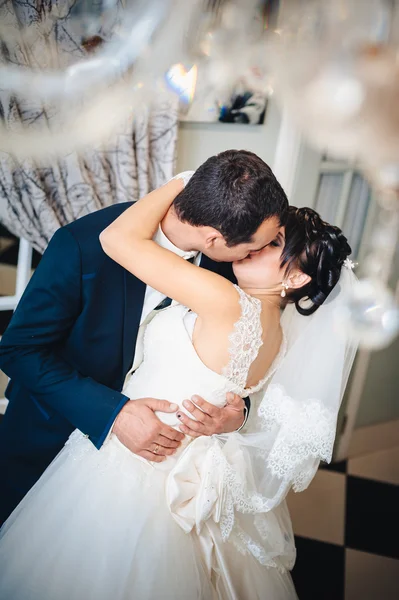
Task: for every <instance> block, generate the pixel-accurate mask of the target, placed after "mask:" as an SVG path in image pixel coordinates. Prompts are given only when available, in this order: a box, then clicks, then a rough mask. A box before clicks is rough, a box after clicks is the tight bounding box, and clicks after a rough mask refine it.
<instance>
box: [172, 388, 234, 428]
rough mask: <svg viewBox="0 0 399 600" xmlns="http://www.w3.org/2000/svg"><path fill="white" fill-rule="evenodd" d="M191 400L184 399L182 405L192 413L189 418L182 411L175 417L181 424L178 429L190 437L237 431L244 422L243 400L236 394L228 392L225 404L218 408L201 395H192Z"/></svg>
mask: <svg viewBox="0 0 399 600" xmlns="http://www.w3.org/2000/svg"><path fill="white" fill-rule="evenodd" d="M192 400H193V402H190V400H184V402H183V404H184V407H185V408H186V409H187V410H188V411H189V412H190V413H191V414H192V416H193V417H194V419H195V420H194V419H190V417H188V416H187V415H185V414H184V413H183V412H180V411H179V412H178V413H177V417H178V418H179V420H180V421H181V423H182V425H181V426H180V430H181V431H182V432H183V433H185V434H186V435H190V436H191V437H200V436H202V435H214V434H217V433H232V432H233V431H237V429H239V428H240V427H241V425H242V424H243V423H244V419H245V414H244V409H245V402H244V400H243V399H242V398H241V397H240V396H237V394H232V393H231V392H229V393H228V394H227V396H226V404H225V406H223V407H222V408H218V407H217V406H214V405H213V404H209V402H206V401H205V400H204V399H203V398H201V396H193V397H192Z"/></svg>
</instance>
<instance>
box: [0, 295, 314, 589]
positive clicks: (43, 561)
mask: <svg viewBox="0 0 399 600" xmlns="http://www.w3.org/2000/svg"><path fill="white" fill-rule="evenodd" d="M237 291H238V293H239V296H240V303H241V307H242V316H241V318H240V319H239V321H238V322H237V323H236V325H235V327H234V332H233V334H232V336H231V348H230V363H229V365H228V366H227V367H226V369H225V370H224V374H223V375H220V374H217V373H215V372H213V371H212V370H210V369H209V368H208V367H206V366H205V364H204V363H203V362H202V361H201V360H200V358H199V357H198V355H197V354H196V351H195V349H194V346H193V345H192V342H191V335H192V330H193V326H194V322H195V315H194V314H193V313H191V312H190V311H189V310H188V309H187V308H185V307H183V306H181V305H176V306H172V307H171V308H168V309H166V310H164V311H160V312H159V313H158V314H157V316H156V317H155V318H154V319H153V321H152V322H151V323H150V324H149V325H148V327H147V330H146V334H145V340H144V361H143V363H142V364H141V366H140V367H139V368H138V370H137V371H136V372H135V374H134V375H133V377H132V378H131V380H130V381H129V383H128V385H127V388H126V389H125V390H124V392H125V393H126V395H127V396H129V397H130V398H132V399H134V398H141V397H155V398H167V399H168V400H170V401H171V402H176V403H177V404H179V405H180V406H181V405H182V401H183V400H184V399H186V398H190V397H191V396H192V395H193V394H200V395H201V396H203V397H204V398H206V399H207V400H208V401H209V402H211V403H213V404H215V405H217V406H222V405H224V403H225V396H226V393H227V392H228V391H233V392H236V393H238V394H240V395H241V396H243V397H244V396H246V395H248V394H249V393H253V392H255V391H256V390H260V389H261V388H263V387H265V386H266V385H267V383H268V380H269V378H270V377H271V375H272V374H273V373H274V372H275V370H276V369H278V367H279V364H280V362H281V360H283V355H284V343H283V345H282V346H283V347H282V348H281V350H280V353H279V356H278V357H277V358H276V360H275V362H274V364H273V366H272V368H271V369H270V371H269V373H268V375H267V377H266V378H265V379H264V380H263V381H261V382H260V383H259V385H258V386H256V388H252V389H244V388H245V382H246V379H247V375H248V370H249V367H250V366H251V364H252V362H253V360H254V359H255V357H256V356H257V353H258V351H259V348H260V346H261V344H262V340H261V333H262V329H261V322H260V302H259V301H257V300H256V299H254V298H251V297H250V296H247V295H246V294H244V292H242V291H241V290H240V289H239V288H237ZM110 352H112V349H110ZM266 401H267V399H266ZM272 404H273V403H272V402H271V404H270V405H268V406H266V409H265V408H263V409H262V406H261V407H260V409H259V412H258V414H259V415H262V414H263V419H264V425H265V424H266V430H267V431H268V432H269V433H270V435H269V434H268V435H269V438H268V440H269V441H267V443H266V444H263V443H261V444H259V446H258V447H257V441H256V440H257V439H258V438H257V437H256V436H257V434H256V433H254V434H250V433H249V434H242V435H241V434H239V433H234V434H229V435H224V436H212V437H202V438H198V439H195V440H191V439H189V438H186V439H185V441H184V442H183V444H182V446H183V447H182V448H181V449H179V451H178V453H177V454H176V455H175V456H173V457H169V458H168V459H167V460H166V461H165V462H164V463H161V464H155V463H149V462H147V461H146V460H144V459H141V458H139V457H137V456H135V455H134V454H132V453H130V452H129V451H128V450H127V449H126V448H125V447H124V446H123V445H122V444H121V443H120V442H119V440H118V439H117V438H116V436H114V435H111V437H110V438H109V440H108V441H107V442H106V443H105V444H104V446H103V447H102V448H101V450H99V451H98V450H96V448H95V447H94V446H93V445H92V443H91V442H90V441H89V440H88V439H87V438H86V437H85V436H84V435H83V434H82V433H81V432H80V431H78V430H76V431H75V432H74V433H73V434H72V435H71V436H70V438H69V440H68V442H67V444H66V445H65V447H64V449H63V450H62V451H61V452H60V453H59V455H58V456H57V457H56V458H55V459H54V461H53V462H52V464H51V465H50V466H49V468H48V469H47V470H46V472H45V473H44V475H43V476H42V477H41V479H40V480H39V481H38V482H37V483H36V485H35V486H34V487H33V489H32V490H31V491H30V492H29V493H28V495H27V496H26V497H25V498H24V499H23V501H22V502H21V503H20V504H19V506H18V507H17V508H16V509H15V511H14V512H13V514H12V515H11V516H10V518H9V519H8V521H7V522H6V523H5V525H4V526H3V528H2V529H1V533H0V598H2V600H157V599H170V600H194V599H198V600H211V599H220V600H232V599H234V600H256V599H259V600H266V599H267V600H290V599H294V598H296V594H295V590H294V586H293V584H292V580H291V577H290V575H289V569H290V568H292V566H293V563H294V560H295V547H294V539H293V533H292V529H291V523H290V518H289V514H288V511H287V508H286V505H285V501H284V497H285V494H286V492H287V490H288V488H289V487H290V484H291V483H292V481H291V479H290V478H293V479H294V480H295V478H296V484H295V481H294V486H295V485H296V487H297V489H300V488H301V485H300V482H302V484H304V481H305V480H307V479H309V477H310V478H311V476H312V475H313V473H314V470H313V469H310V471H309V472H308V473H307V474H305V476H304V475H303V473H300V472H297V473H295V474H294V475H293V470H294V468H296V466H297V464H298V460H297V456H295V457H293V458H291V457H289V456H286V455H284V452H285V450H284V448H285V447H284V444H281V443H280V447H281V448H280V450H281V452H282V453H283V455H284V456H283V458H282V461H281V463H279V464H278V465H277V466H276V464H275V463H276V461H275V459H273V460H270V461H269V464H268V468H267V469H266V467H265V465H266V462H267V461H268V457H269V458H271V455H272V454H273V452H275V451H276V449H277V450H278V448H279V443H277V445H276V443H275V441H276V436H278V433H277V431H278V430H279V426H278V427H277V425H278V423H279V419H280V421H281V415H279V412H278V410H275V409H273V410H271V408H270V407H271V406H272ZM182 410H184V409H182ZM268 411H269V412H268ZM159 417H160V418H161V419H162V420H163V421H165V422H167V423H169V424H170V425H172V426H176V427H177V426H178V425H179V421H178V419H177V417H176V415H175V414H166V413H160V414H159ZM257 419H258V417H257V411H256V408H255V407H253V408H252V411H251V415H250V420H254V421H256V420H257ZM255 429H256V427H255ZM263 429H265V427H264V426H263ZM273 436H274V438H273ZM273 439H274V442H273V441H270V440H273ZM280 441H281V440H280ZM254 448H255V450H257V452H254ZM292 452H293V453H294V454H298V453H297V450H296V449H295V445H293V446H292ZM284 465H285V467H284ZM284 469H285V470H284ZM305 483H306V482H305ZM305 487H306V485H305Z"/></svg>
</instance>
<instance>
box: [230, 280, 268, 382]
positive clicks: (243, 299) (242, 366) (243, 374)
mask: <svg viewBox="0 0 399 600" xmlns="http://www.w3.org/2000/svg"><path fill="white" fill-rule="evenodd" d="M234 287H235V288H236V290H237V292H238V294H239V297H240V299H239V301H240V306H241V317H240V318H239V319H238V321H236V322H235V324H234V328H233V331H232V332H231V334H230V336H229V355H230V361H229V363H228V365H227V366H226V367H224V369H223V371H222V374H223V375H224V377H226V379H229V380H230V381H233V382H234V383H235V384H236V385H238V386H239V387H240V388H241V389H242V390H245V384H246V382H247V377H248V372H249V369H250V367H251V365H252V363H253V361H254V360H255V359H256V357H257V356H258V352H259V348H260V347H261V346H262V344H263V341H262V325H261V321H260V315H261V311H262V304H261V302H260V300H258V299H257V298H253V297H252V296H249V295H248V294H246V293H245V292H243V290H242V289H241V288H239V287H238V285H235V286H234Z"/></svg>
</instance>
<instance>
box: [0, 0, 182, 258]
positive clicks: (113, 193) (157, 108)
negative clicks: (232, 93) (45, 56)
mask: <svg viewBox="0 0 399 600" xmlns="http://www.w3.org/2000/svg"><path fill="white" fill-rule="evenodd" d="M56 4H57V8H59V9H60V8H62V11H61V12H62V13H63V14H64V17H60V18H58V19H56V20H54V18H53V21H52V23H53V25H52V27H51V29H50V30H49V31H48V33H47V35H48V36H49V37H51V39H52V41H53V42H54V43H55V44H56V45H57V48H58V49H59V50H60V52H61V54H62V53H63V54H64V56H65V53H67V54H68V55H70V56H72V58H73V60H75V59H78V58H79V57H80V56H82V55H83V54H84V52H85V51H84V49H83V47H82V46H81V43H80V42H81V40H79V39H76V36H75V38H74V35H73V32H71V31H70V30H69V28H68V23H69V18H68V14H69V12H68V10H65V7H68V5H70V6H72V7H73V6H75V9H76V5H77V4H78V2H76V1H75V2H68V1H67V0H58V1H55V0H53V2H51V0H36V2H35V1H34V0H32V2H25V1H24V0H14V1H13V2H11V1H7V0H6V2H3V3H2V4H1V11H7V13H8V17H10V15H12V18H15V22H18V23H20V24H21V25H23V26H24V25H29V24H32V23H35V22H38V21H40V20H42V19H43V18H44V17H45V16H46V15H47V14H48V13H49V11H51V10H52V9H54V5H56ZM1 14H2V13H1V12H0V18H1ZM3 14H4V13H3ZM52 15H53V17H54V12H53V13H52ZM101 34H102V35H103V37H105V38H106V37H107V35H106V32H101ZM0 59H1V61H2V62H12V63H14V64H19V65H25V64H27V62H28V59H27V55H26V51H25V49H24V48H22V47H21V46H19V45H17V43H15V44H14V45H13V44H10V43H4V41H3V43H2V45H1V46H0ZM0 118H1V119H2V120H3V122H4V123H5V124H6V125H7V126H8V127H10V128H12V127H13V126H14V125H15V124H21V123H23V124H24V125H28V126H29V127H35V126H36V125H37V124H40V123H44V122H45V121H46V120H47V119H49V118H51V114H49V111H48V110H47V109H46V108H43V106H34V105H33V104H32V103H30V102H28V101H25V100H24V101H22V100H20V99H18V100H17V99H16V98H15V97H12V96H9V95H8V94H6V93H5V92H4V91H2V90H1V89H0ZM177 125H178V110H177V102H176V103H174V101H172V100H162V101H157V102H154V103H152V105H151V106H147V108H146V109H144V110H143V111H142V112H140V114H139V115H137V116H136V117H135V119H134V120H133V119H132V120H131V122H130V123H128V124H127V126H126V129H125V131H124V132H123V134H122V135H119V137H118V138H117V139H116V141H115V142H114V143H113V145H112V147H109V146H107V148H102V147H96V148H93V149H91V150H90V151H86V152H84V153H79V154H76V153H72V154H68V155H67V156H65V157H63V158H60V159H58V160H54V161H53V162H51V163H50V164H46V165H43V164H40V166H39V165H37V164H35V163H34V161H32V160H25V161H23V162H19V161H18V160H16V159H15V158H13V157H12V156H10V155H6V154H4V153H3V154H2V153H0V221H1V222H2V223H3V224H4V225H5V226H6V227H7V229H9V230H10V231H11V232H12V233H14V234H15V235H17V236H19V237H23V238H25V239H27V240H28V241H29V242H30V243H31V244H32V245H33V247H34V248H36V249H37V250H39V251H40V252H43V251H44V250H45V248H46V246H47V244H48V242H49V240H50V239H51V237H52V235H53V233H54V232H55V230H56V229H58V228H59V227H60V226H62V225H65V224H66V223H68V222H71V221H73V220H75V219H78V218H79V217H81V216H83V215H85V214H87V213H90V212H93V211H96V210H98V209H100V208H103V207H105V206H108V205H110V204H113V203H117V202H125V201H129V200H137V199H138V198H140V197H141V196H143V195H145V194H146V193H147V192H149V191H151V190H152V189H154V188H156V187H158V186H159V185H162V184H163V183H164V182H165V181H167V180H168V179H170V178H171V177H172V176H173V174H174V163H175V152H176V140H177Z"/></svg>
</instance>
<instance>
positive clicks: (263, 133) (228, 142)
mask: <svg viewBox="0 0 399 600" xmlns="http://www.w3.org/2000/svg"><path fill="white" fill-rule="evenodd" d="M279 128H280V114H279V111H278V109H277V106H276V104H275V102H274V101H273V100H270V101H269V103H268V106H267V109H266V116H265V122H264V124H263V125H241V124H230V123H186V122H182V123H180V125H179V137H178V143H177V166H176V172H177V173H179V172H181V171H187V170H191V169H197V168H198V167H199V166H200V165H201V164H202V163H203V162H204V161H205V160H206V159H207V158H209V157H210V156H213V155H214V154H218V152H222V151H223V150H228V149H230V148H234V149H236V150H250V151H251V152H255V154H258V156H260V157H261V158H262V159H263V160H264V161H265V162H266V163H267V164H269V165H271V166H272V164H273V159H274V152H275V147H276V143H277V137H278V133H279Z"/></svg>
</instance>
